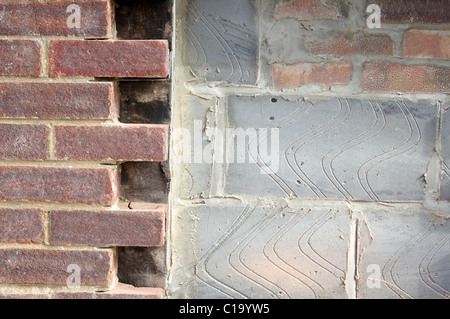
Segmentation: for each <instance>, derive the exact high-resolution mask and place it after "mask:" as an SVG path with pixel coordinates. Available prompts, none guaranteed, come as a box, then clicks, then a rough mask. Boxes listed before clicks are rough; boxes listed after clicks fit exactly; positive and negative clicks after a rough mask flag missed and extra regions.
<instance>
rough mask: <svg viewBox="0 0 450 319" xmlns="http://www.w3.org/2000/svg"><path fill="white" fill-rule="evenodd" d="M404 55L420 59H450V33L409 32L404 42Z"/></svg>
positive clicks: (430, 31)
mask: <svg viewBox="0 0 450 319" xmlns="http://www.w3.org/2000/svg"><path fill="white" fill-rule="evenodd" d="M403 55H404V56H405V57H408V58H418V59H441V60H448V59H450V31H445V30H442V31H437V30H408V31H407V32H405V36H404V40H403Z"/></svg>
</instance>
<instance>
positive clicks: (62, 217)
mask: <svg viewBox="0 0 450 319" xmlns="http://www.w3.org/2000/svg"><path fill="white" fill-rule="evenodd" d="M164 218H165V214H164V211H163V210H153V211H136V210H114V211H108V210H104V211H87V210H82V211H80V210H77V211H66V210H61V211H52V212H51V213H50V225H51V227H50V238H51V239H50V243H51V244H52V245H91V246H135V247H155V246H163V245H164V227H165V226H164Z"/></svg>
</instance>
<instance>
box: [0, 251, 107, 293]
mask: <svg viewBox="0 0 450 319" xmlns="http://www.w3.org/2000/svg"><path fill="white" fill-rule="evenodd" d="M69 265H78V267H80V275H81V276H80V284H81V286H98V287H108V286H110V285H111V284H112V282H113V278H114V269H115V265H116V260H115V256H114V254H113V252H112V251H110V250H51V249H21V248H3V249H0V283H6V284H42V285H66V284H67V280H68V277H69V276H70V275H71V274H73V271H71V270H70V269H69V272H68V266H69Z"/></svg>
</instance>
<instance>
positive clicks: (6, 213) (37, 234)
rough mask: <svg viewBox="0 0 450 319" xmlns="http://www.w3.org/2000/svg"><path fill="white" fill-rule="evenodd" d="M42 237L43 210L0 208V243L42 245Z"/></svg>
mask: <svg viewBox="0 0 450 319" xmlns="http://www.w3.org/2000/svg"><path fill="white" fill-rule="evenodd" d="M44 237H45V214H44V211H43V210H41V209H9V208H0V242H2V243H42V242H44Z"/></svg>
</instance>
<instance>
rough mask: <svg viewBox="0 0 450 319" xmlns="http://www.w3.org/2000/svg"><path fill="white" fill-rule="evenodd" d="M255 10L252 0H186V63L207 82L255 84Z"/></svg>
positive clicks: (256, 44) (256, 67) (256, 48)
mask: <svg viewBox="0 0 450 319" xmlns="http://www.w3.org/2000/svg"><path fill="white" fill-rule="evenodd" d="M256 11H257V10H256V7H255V5H254V1H251V0H220V1H209V0H198V1H187V3H186V24H185V26H184V30H183V31H184V37H183V39H184V49H183V51H184V62H185V64H186V65H188V66H190V67H191V69H192V71H193V73H194V74H195V75H196V76H197V77H199V78H205V79H206V80H207V81H219V82H220V81H223V82H226V83H232V84H250V85H252V84H253V85H254V84H256V79H257V72H258V71H257V70H258V66H257V63H258V36H257V34H258V33H257V15H256Z"/></svg>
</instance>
